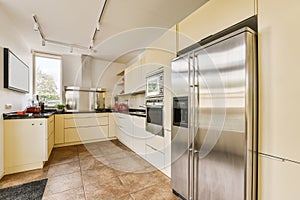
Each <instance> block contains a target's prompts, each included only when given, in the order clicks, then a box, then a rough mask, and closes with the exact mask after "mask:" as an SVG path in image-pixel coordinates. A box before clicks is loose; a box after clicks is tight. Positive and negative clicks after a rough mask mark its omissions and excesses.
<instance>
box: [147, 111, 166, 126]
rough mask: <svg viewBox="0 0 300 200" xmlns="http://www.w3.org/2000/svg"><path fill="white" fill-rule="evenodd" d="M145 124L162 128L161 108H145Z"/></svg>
mask: <svg viewBox="0 0 300 200" xmlns="http://www.w3.org/2000/svg"><path fill="white" fill-rule="evenodd" d="M147 123H149V124H156V125H160V126H162V124H163V109H162V107H147Z"/></svg>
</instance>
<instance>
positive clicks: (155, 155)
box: [146, 144, 165, 170]
mask: <svg viewBox="0 0 300 200" xmlns="http://www.w3.org/2000/svg"><path fill="white" fill-rule="evenodd" d="M146 160H147V161H148V162H149V163H151V164H152V165H153V166H155V167H156V168H158V169H160V170H162V169H164V167H165V161H164V154H163V153H162V152H160V151H158V150H157V149H155V148H153V147H152V146H149V145H147V144H146Z"/></svg>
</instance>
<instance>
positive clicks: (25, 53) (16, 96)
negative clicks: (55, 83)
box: [0, 7, 32, 176]
mask: <svg viewBox="0 0 300 200" xmlns="http://www.w3.org/2000/svg"><path fill="white" fill-rule="evenodd" d="M0 24H1V27H2V28H1V31H0V47H7V48H9V49H10V50H11V51H12V52H14V53H15V54H16V55H17V56H18V57H19V58H20V59H22V60H23V61H24V62H25V63H26V64H27V65H28V66H29V67H30V83H32V76H31V74H32V67H31V66H32V55H31V53H30V49H29V48H28V46H27V44H26V42H25V41H24V40H23V38H22V36H21V34H20V33H19V32H18V30H17V29H16V28H15V27H14V26H13V25H12V24H13V23H12V22H11V21H10V19H9V18H8V17H7V16H6V15H5V12H4V11H3V10H2V9H1V7H0ZM30 91H32V84H31V85H30ZM30 96H31V95H29V94H22V93H18V92H14V91H11V90H8V89H5V88H3V48H0V114H1V117H0V176H1V175H3V172H4V166H3V118H2V113H5V112H12V111H17V110H24V109H25V107H26V105H27V100H28V98H29V97H30ZM8 103H9V104H12V109H10V110H7V109H5V104H8Z"/></svg>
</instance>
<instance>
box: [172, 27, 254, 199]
mask: <svg viewBox="0 0 300 200" xmlns="http://www.w3.org/2000/svg"><path fill="white" fill-rule="evenodd" d="M256 55H257V53H256V34H255V32H254V31H253V30H251V29H250V28H247V27H246V28H242V29H239V30H237V31H234V32H231V33H229V34H227V35H225V36H222V37H220V38H218V39H216V40H214V41H211V42H209V43H207V44H205V45H203V46H200V47H198V48H196V49H194V50H191V51H189V52H187V53H185V54H183V55H181V56H179V57H177V58H175V59H174V60H173V62H172V90H173V94H174V96H173V104H172V108H173V109H172V110H173V111H172V112H173V113H172V116H173V119H172V124H173V125H172V144H171V145H172V146H171V152H172V154H171V155H172V165H171V182H172V189H173V192H174V193H175V194H177V195H178V196H180V197H181V198H183V199H188V200H250V199H251V200H252V199H256V193H257V192H256V185H257V183H256V182H257V133H256V132H257V130H256V129H257V125H256V124H257V80H256V79H257V75H256V73H257V72H256V71H257V70H256V68H257V67H256V66H257V61H256V60H257V58H256Z"/></svg>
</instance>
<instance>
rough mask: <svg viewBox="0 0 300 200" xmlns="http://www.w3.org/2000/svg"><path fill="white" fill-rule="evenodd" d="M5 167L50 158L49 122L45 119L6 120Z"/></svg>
mask: <svg viewBox="0 0 300 200" xmlns="http://www.w3.org/2000/svg"><path fill="white" fill-rule="evenodd" d="M4 154H5V155H4V158H5V162H4V165H5V168H6V169H7V168H8V169H7V170H8V171H7V172H8V173H9V168H12V167H18V166H22V165H26V164H32V163H36V162H41V161H46V160H48V145H47V123H46V120H45V119H21V120H5V121H4Z"/></svg>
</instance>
